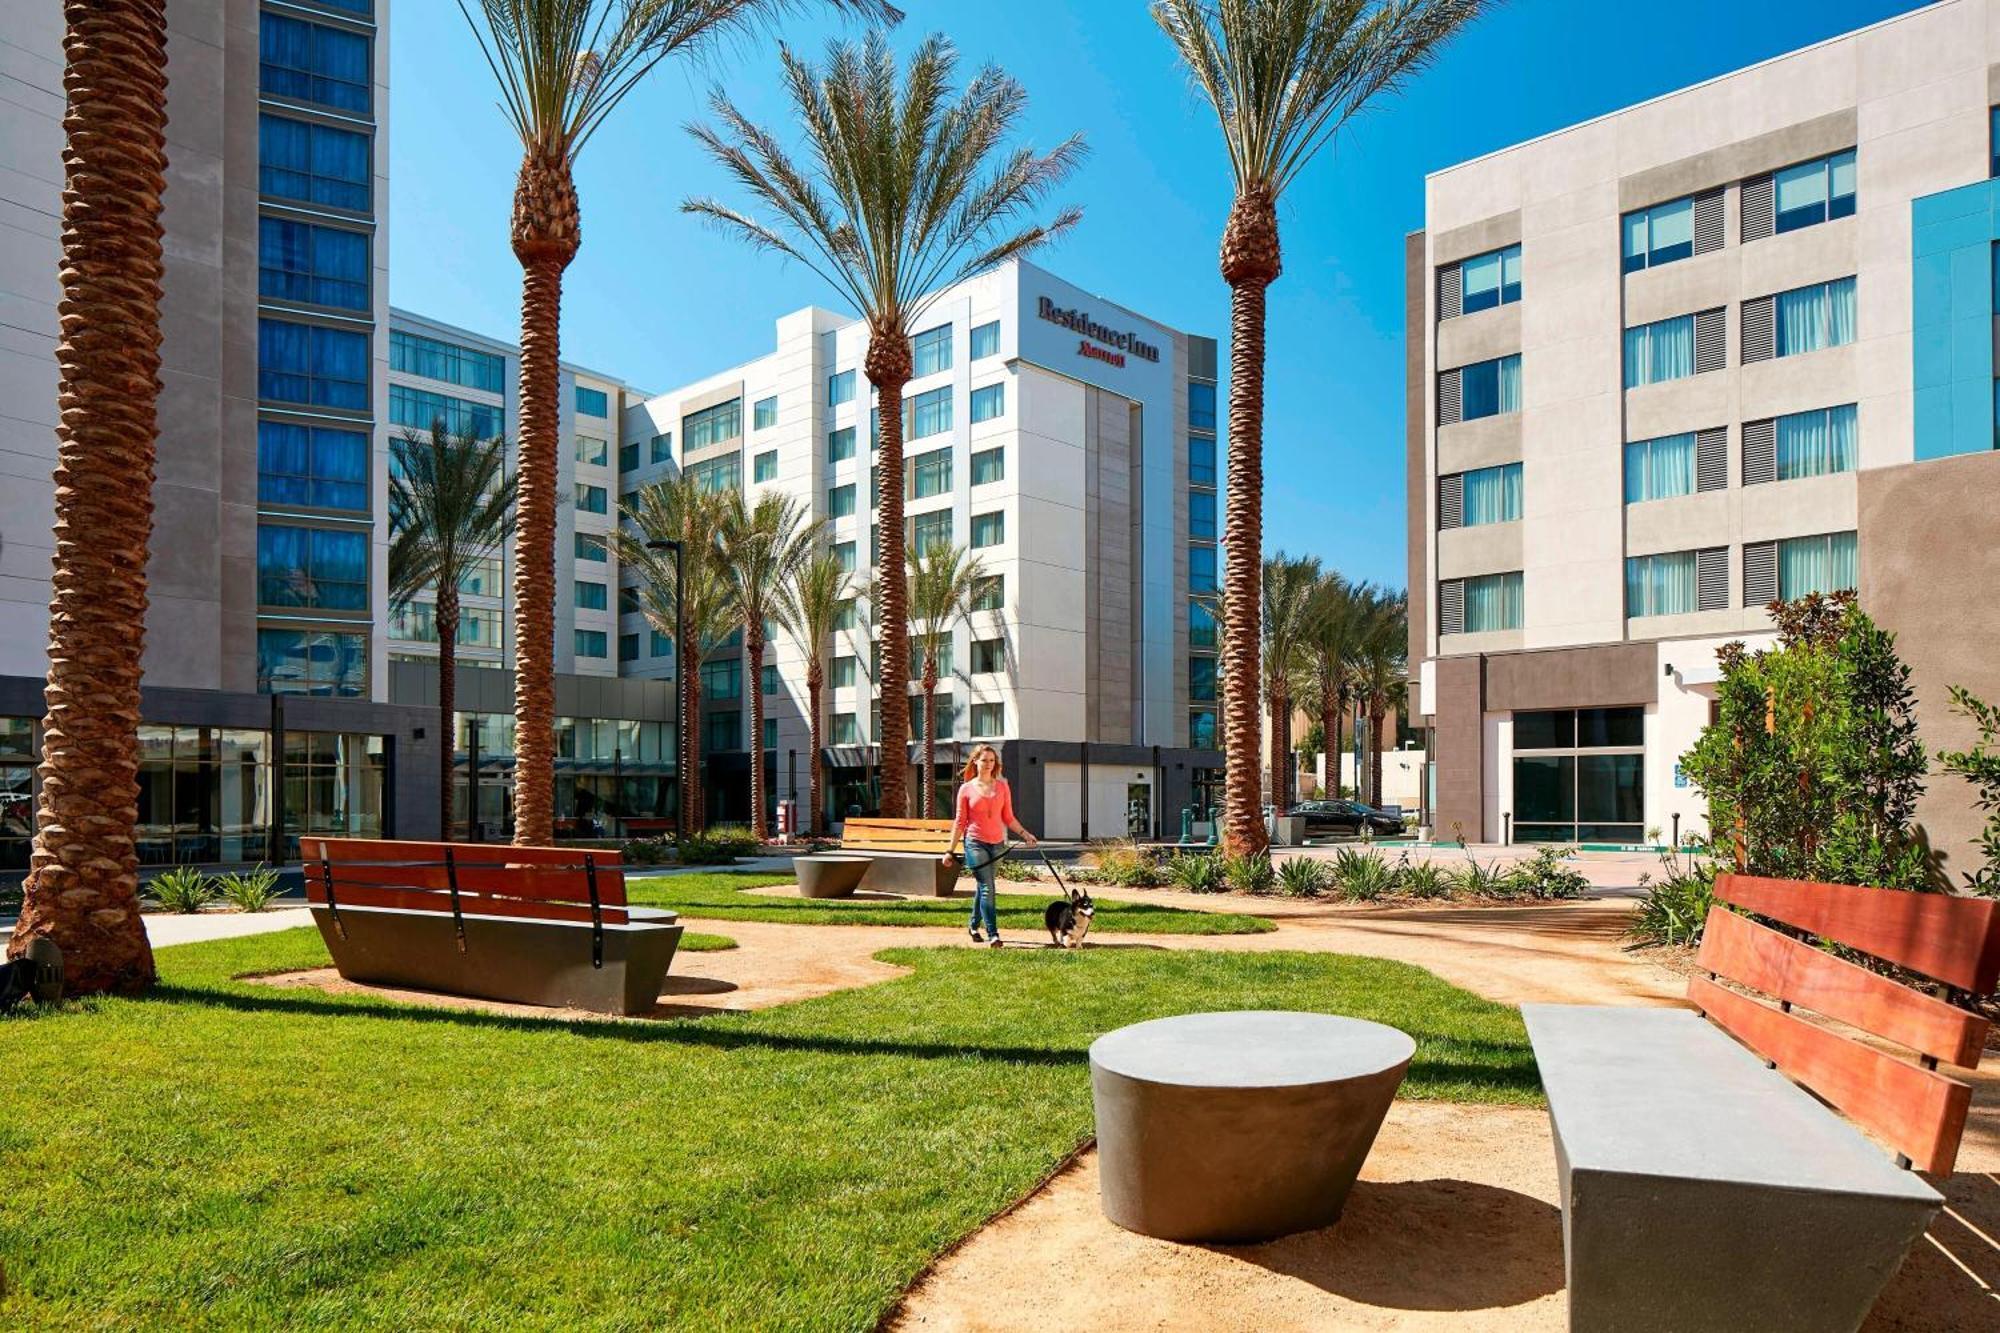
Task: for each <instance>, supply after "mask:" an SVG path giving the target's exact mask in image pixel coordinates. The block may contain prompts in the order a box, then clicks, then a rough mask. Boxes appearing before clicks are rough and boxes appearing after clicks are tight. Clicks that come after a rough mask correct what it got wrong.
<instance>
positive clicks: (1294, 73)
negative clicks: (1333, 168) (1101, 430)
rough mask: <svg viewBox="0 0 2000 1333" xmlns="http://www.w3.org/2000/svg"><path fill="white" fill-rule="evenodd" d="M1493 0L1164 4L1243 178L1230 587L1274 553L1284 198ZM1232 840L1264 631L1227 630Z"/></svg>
mask: <svg viewBox="0 0 2000 1333" xmlns="http://www.w3.org/2000/svg"><path fill="white" fill-rule="evenodd" d="M1489 2H1490V0H1154V4H1153V18H1154V20H1155V21H1156V22H1158V23H1159V25H1160V27H1161V28H1162V29H1163V30H1164V31H1165V32H1166V34H1167V37H1168V39H1169V40H1170V41H1172V43H1173V44H1174V48H1175V50H1176V51H1177V52H1178V53H1179V55H1180V58H1181V61H1182V62H1183V63H1184V64H1185V65H1186V66H1187V67H1188V71H1189V73H1190V75H1191V77H1192V78H1193V81H1194V84H1195V86H1196V87H1197V88H1199V89H1200V91H1201V93H1202V95H1203V96H1204V97H1205V98H1206V99H1207V100H1208V102H1209V103H1210V105H1212V106H1213V107H1214V109H1215V114H1216V119H1217V120H1218V121H1220V122H1221V126H1222V138H1223V143H1224V146H1225V147H1226V148H1227V150H1228V152H1229V162H1230V167H1231V169H1232V171H1233V173H1234V178H1235V180H1234V184H1235V189H1236V198H1235V201H1234V202H1233V203H1232V204H1231V206H1230V209H1229V221H1228V223H1227V225H1225V226H1224V228H1223V232H1222V252H1221V267H1222V280H1223V281H1224V282H1226V283H1228V284H1229V289H1230V314H1229V339H1230V351H1229V459H1228V478H1229V500H1228V507H1227V511H1226V513H1225V515H1224V519H1223V553H1224V554H1223V562H1224V564H1223V581H1224V583H1225V584H1227V585H1228V587H1229V592H1230V596H1232V597H1233V598H1235V599H1236V604H1237V605H1239V606H1256V605H1258V594H1257V577H1258V573H1259V563H1260V561H1261V560H1262V558H1263V552H1264V296H1265V289H1266V288H1268V287H1269V286H1270V285H1271V284H1272V283H1273V282H1275V281H1277V278H1278V274H1279V272H1280V271H1281V269H1282V265H1281V263H1280V257H1279V247H1278V196H1279V195H1280V194H1281V193H1283V191H1284V189H1285V187H1286V186H1287V185H1289V184H1291V182H1292V181H1293V180H1294V179H1296V178H1297V176H1298V174H1299V172H1300V171H1302V170H1304V168H1305V166H1306V164H1307V163H1308V162H1309V161H1311V160H1312V158H1313V155H1314V154H1315V153H1317V152H1318V151H1319V150H1320V149H1321V148H1323V147H1324V146H1325V145H1326V144H1327V143H1328V142H1329V141H1330V140H1331V139H1332V138H1333V136H1334V135H1335V133H1336V132H1338V131H1339V130H1340V128H1341V127H1342V126H1343V125H1345V124H1346V123H1347V121H1348V119H1349V118H1350V117H1352V116H1353V115H1354V114H1355V113H1356V112H1358V111H1360V110H1361V109H1362V108H1363V107H1364V106H1366V105H1367V104H1368V103H1369V102H1370V101H1371V100H1373V99H1374V98H1375V97H1376V96H1378V95H1381V94H1386V93H1390V92H1393V91H1395V90H1396V89H1397V88H1398V87H1400V86H1401V85H1402V84H1403V83H1404V82H1405V81H1406V80H1407V79H1408V78H1409V77H1410V76H1411V75H1413V74H1414V73H1416V72H1417V71H1418V70H1420V69H1421V68H1423V66H1424V65H1425V64H1426V63H1428V62H1429V61H1430V60H1431V59H1432V58H1433V57H1434V56H1435V55H1436V54H1437V53H1438V52H1439V51H1440V50H1441V49H1442V48H1443V46H1444V44H1445V43H1446V42H1447V41H1448V40H1450V38H1451V37H1452V35H1453V34H1455V33H1456V32H1457V31H1458V30H1459V29H1460V28H1462V27H1463V26H1465V24H1466V23H1468V22H1470V21H1471V20H1472V19H1473V18H1474V17H1476V16H1477V15H1478V14H1479V13H1480V12H1481V11H1482V10H1484V9H1485V8H1486V7H1487V6H1488V4H1489ZM1221 674H1222V677H1223V679H1224V680H1226V681H1231V682H1240V683H1241V687H1240V688H1230V689H1228V691H1227V693H1228V696H1229V699H1230V702H1229V703H1228V704H1227V705H1226V706H1225V707H1224V709H1223V751H1224V765H1225V772H1226V774H1227V778H1228V787H1227V793H1226V796H1225V798H1224V807H1225V814H1224V829H1223V838H1222V842H1223V846H1224V847H1225V849H1227V850H1228V851H1231V852H1238V853H1242V852H1254V851H1256V850H1258V849H1259V848H1261V847H1262V846H1263V845H1264V824H1263V820H1262V818H1261V815H1262V807H1263V797H1262V794H1261V793H1260V792H1259V791H1258V790H1257V733H1258V725H1257V692H1256V690H1255V689H1254V688H1252V687H1251V682H1254V681H1255V680H1256V679H1257V627H1256V626H1255V625H1254V624H1249V623H1243V622H1241V621H1239V623H1238V624H1237V625H1236V626H1235V627H1234V628H1233V629H1230V630H1228V631H1227V632H1226V633H1225V637H1224V640H1223V645H1222V661H1221Z"/></svg>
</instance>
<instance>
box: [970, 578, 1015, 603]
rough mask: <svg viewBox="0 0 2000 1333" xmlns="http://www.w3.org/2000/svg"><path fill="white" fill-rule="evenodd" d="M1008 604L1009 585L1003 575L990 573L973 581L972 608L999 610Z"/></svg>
mask: <svg viewBox="0 0 2000 1333" xmlns="http://www.w3.org/2000/svg"><path fill="white" fill-rule="evenodd" d="M1006 604H1007V585H1006V580H1005V577H1004V576H1003V575H999V574H988V575H986V576H985V577H984V578H979V579H974V580H973V581H972V609H973V610H975V611H998V610H1000V609H1001V608H1002V607H1003V606H1005V605H1006Z"/></svg>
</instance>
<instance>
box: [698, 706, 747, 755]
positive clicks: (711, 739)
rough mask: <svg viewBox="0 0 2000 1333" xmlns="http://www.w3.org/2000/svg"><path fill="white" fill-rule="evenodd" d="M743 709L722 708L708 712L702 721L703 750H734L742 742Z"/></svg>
mask: <svg viewBox="0 0 2000 1333" xmlns="http://www.w3.org/2000/svg"><path fill="white" fill-rule="evenodd" d="M742 738H743V710H741V709H740V708H729V709H724V710H722V711H720V712H715V713H710V714H709V715H708V716H707V717H706V718H705V719H703V721H702V726H701V740H702V748H703V749H705V750H712V751H722V750H734V749H735V748H737V746H738V745H740V744H741V743H742Z"/></svg>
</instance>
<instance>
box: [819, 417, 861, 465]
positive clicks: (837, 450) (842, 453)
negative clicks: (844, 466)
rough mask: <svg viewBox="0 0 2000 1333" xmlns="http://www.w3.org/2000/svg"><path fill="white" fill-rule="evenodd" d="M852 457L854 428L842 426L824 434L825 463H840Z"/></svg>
mask: <svg viewBox="0 0 2000 1333" xmlns="http://www.w3.org/2000/svg"><path fill="white" fill-rule="evenodd" d="M852 457H854V427H852V426H842V427H841V428H840V429H839V430H832V431H828V432H827V433H826V461H827V462H829V463H840V462H844V461H846V460H847V459H850V458H852Z"/></svg>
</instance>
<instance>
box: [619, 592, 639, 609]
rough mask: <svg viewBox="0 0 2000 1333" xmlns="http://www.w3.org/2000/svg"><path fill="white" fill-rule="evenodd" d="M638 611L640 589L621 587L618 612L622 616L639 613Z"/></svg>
mask: <svg viewBox="0 0 2000 1333" xmlns="http://www.w3.org/2000/svg"><path fill="white" fill-rule="evenodd" d="M638 612H639V590H638V589H637V588H620V589H619V590H618V614H619V615H621V616H630V615H637V614H638Z"/></svg>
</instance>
